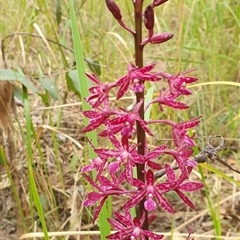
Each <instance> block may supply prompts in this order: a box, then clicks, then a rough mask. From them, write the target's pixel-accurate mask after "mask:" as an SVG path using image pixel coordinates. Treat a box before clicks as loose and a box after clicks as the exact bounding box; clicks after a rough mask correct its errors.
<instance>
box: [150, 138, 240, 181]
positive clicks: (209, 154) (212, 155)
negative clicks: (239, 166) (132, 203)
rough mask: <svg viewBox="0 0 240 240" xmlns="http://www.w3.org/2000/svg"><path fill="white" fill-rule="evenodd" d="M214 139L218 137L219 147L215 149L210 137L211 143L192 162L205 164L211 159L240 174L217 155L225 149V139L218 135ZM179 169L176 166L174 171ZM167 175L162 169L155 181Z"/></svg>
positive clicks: (157, 173)
mask: <svg viewBox="0 0 240 240" xmlns="http://www.w3.org/2000/svg"><path fill="white" fill-rule="evenodd" d="M214 137H215V138H216V137H217V138H219V139H220V143H219V145H218V146H217V147H214V146H213V145H212V144H211V141H212V138H211V137H209V143H208V145H207V146H206V147H205V148H204V149H203V150H202V151H201V152H200V153H199V154H197V155H196V156H194V157H193V158H192V159H191V160H192V161H195V162H197V163H205V162H206V161H207V160H208V159H210V160H211V161H215V160H217V161H218V162H220V163H221V164H223V165H224V166H226V167H228V168H229V169H231V170H232V171H234V172H236V173H239V174H240V171H238V170H236V169H235V168H233V167H232V166H230V165H229V164H227V163H226V162H224V161H223V160H222V159H221V158H220V157H219V156H218V155H217V153H218V152H219V151H221V150H222V149H223V145H224V139H223V137H222V136H220V135H216V136H214ZM177 169H179V167H178V166H174V167H173V170H177ZM165 174H166V171H165V169H162V170H160V171H158V172H156V173H155V174H154V176H155V179H157V178H160V177H162V176H164V175H165Z"/></svg>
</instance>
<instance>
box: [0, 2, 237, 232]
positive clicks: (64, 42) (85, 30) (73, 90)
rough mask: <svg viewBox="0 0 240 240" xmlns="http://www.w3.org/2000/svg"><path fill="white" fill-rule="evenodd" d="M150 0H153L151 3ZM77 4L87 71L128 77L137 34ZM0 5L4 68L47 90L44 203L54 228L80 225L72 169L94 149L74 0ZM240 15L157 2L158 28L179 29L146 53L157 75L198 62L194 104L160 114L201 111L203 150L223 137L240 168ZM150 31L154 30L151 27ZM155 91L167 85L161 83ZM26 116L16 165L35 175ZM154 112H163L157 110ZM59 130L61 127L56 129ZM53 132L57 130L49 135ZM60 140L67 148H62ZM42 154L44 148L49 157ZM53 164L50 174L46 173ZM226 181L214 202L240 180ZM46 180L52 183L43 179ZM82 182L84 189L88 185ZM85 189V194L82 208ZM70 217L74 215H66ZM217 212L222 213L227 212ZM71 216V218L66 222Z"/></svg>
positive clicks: (39, 105)
mask: <svg viewBox="0 0 240 240" xmlns="http://www.w3.org/2000/svg"><path fill="white" fill-rule="evenodd" d="M116 2H117V4H118V5H119V6H120V8H121V11H122V15H123V20H124V22H125V23H126V25H127V26H128V27H130V28H132V27H133V8H132V1H130V0H122V1H117V0H116ZM150 3H151V1H148V0H145V1H144V6H147V4H150ZM74 4H75V10H76V17H77V21H78V26H79V31H80V36H81V39H82V43H83V52H84V57H85V63H86V66H85V67H86V69H87V71H88V72H91V71H96V73H97V74H98V75H100V78H101V79H102V80H103V81H113V80H115V79H118V78H120V77H121V76H122V75H124V74H125V73H126V69H127V65H128V64H129V63H130V62H134V43H133V39H132V36H131V35H130V34H129V33H127V32H126V31H124V30H123V29H122V28H121V27H120V26H119V25H118V23H117V22H116V20H115V19H114V18H113V17H112V15H111V14H110V13H109V12H108V10H107V8H106V6H105V1H95V0H79V1H74ZM0 8H1V15H0V20H1V26H0V27H1V29H0V32H1V40H2V43H4V46H5V48H4V52H5V59H6V65H5V66H3V65H2V66H1V68H8V69H14V70H16V69H17V70H18V71H19V69H21V71H22V72H23V73H24V75H25V76H26V77H27V78H28V79H29V80H30V82H31V84H33V85H34V86H35V87H36V88H37V89H38V90H39V92H38V94H36V93H33V92H31V91H29V103H30V108H29V110H30V114H31V121H32V122H33V125H34V126H35V127H36V135H35V136H34V141H36V145H34V146H33V144H32V143H30V144H31V146H32V147H35V148H36V149H37V148H38V147H39V148H40V149H42V150H41V151H39V153H34V154H33V162H34V164H35V169H34V178H35V179H36V182H37V189H38V192H39V194H40V200H41V202H42V205H43V208H44V207H45V209H44V210H45V211H46V212H48V213H49V219H48V220H47V226H48V227H49V229H52V231H53V230H54V231H56V230H58V229H69V225H70V226H73V225H74V224H76V222H77V221H79V219H78V220H76V219H75V220H74V223H73V222H72V221H68V222H67V220H66V219H67V218H68V217H69V216H70V215H71V214H72V212H71V211H70V210H69V209H71V210H72V211H73V208H72V206H69V204H70V203H69V201H70V200H69V196H70V195H71V196H72V194H73V192H71V191H74V189H75V187H76V184H77V183H78V180H76V179H74V177H73V175H74V174H75V173H76V170H77V169H78V168H79V159H82V160H81V164H82V162H85V161H88V160H86V159H87V153H86V151H85V150H83V149H84V143H85V140H84V139H85V138H84V136H82V135H81V133H80V130H81V127H82V124H83V123H82V115H81V108H80V106H79V104H78V103H79V102H80V101H81V96H80V94H79V91H78V87H79V86H77V83H76V81H77V80H76V76H75V72H74V70H75V56H74V51H73V43H72V35H71V23H70V17H69V3H68V1H67V0H55V1H49V0H33V1H26V0H25V1H24V0H18V1H16V0H8V1H1V2H0ZM239 12H240V5H239V2H238V1H234V0H213V1H200V0H185V1H184V0H178V1H168V2H167V3H165V4H163V5H162V7H158V8H156V11H155V14H156V18H155V32H156V33H157V32H173V33H174V37H173V39H172V40H170V41H168V42H167V43H164V44H162V45H147V46H146V47H145V53H144V61H145V64H146V65H147V64H150V63H156V68H155V70H156V71H166V72H169V73H172V74H176V73H178V72H183V71H185V70H188V69H193V68H197V71H194V72H193V73H192V74H193V75H195V76H197V77H198V79H199V81H198V82H197V84H195V85H193V86H191V90H192V91H193V96H192V97H190V98H187V99H186V101H187V103H188V104H189V105H190V108H189V109H188V110H187V111H184V112H173V111H170V110H168V111H166V112H164V113H162V114H161V116H154V117H167V118H171V119H175V120H178V121H184V120H186V119H187V118H188V117H196V116H199V115H201V116H202V123H201V125H200V127H199V128H198V129H197V132H196V135H197V136H198V137H200V138H199V139H198V140H197V143H198V146H199V148H200V149H201V148H203V146H205V145H206V141H207V140H206V139H205V138H206V137H208V136H209V135H215V134H220V135H222V136H224V138H225V141H226V143H225V151H223V153H222V154H220V155H221V157H223V158H225V159H226V161H229V162H230V163H231V164H235V166H238V168H239V166H240V162H239V156H240V153H239V147H240V139H239V137H240V108H239V106H240V97H239V86H240V74H239V31H240V30H239V29H240V18H239ZM143 34H144V36H147V31H145V32H144V33H143ZM50 40H52V41H50ZM42 79H47V80H49V81H50V82H51V84H52V85H51V86H50V87H52V86H54V91H53V92H52V91H50V90H49V86H47V84H46V83H44V80H42ZM16 85H18V83H16ZM156 88H158V89H159V88H161V85H160V86H156ZM130 103H131V101H130V102H129V104H130ZM66 104H68V105H66ZM61 106H62V107H61ZM47 107H51V109H49V108H47ZM18 112H19V113H18V122H15V125H14V126H15V131H13V136H14V141H15V144H16V149H17V160H16V161H18V164H17V165H21V166H22V167H21V168H22V173H26V172H25V171H26V170H24V167H25V165H26V163H25V161H26V158H27V151H26V149H25V148H24V144H25V143H26V142H27V141H28V140H27V139H26V135H25V131H26V129H25V127H24V126H25V125H24V124H25V123H24V122H25V117H24V112H23V111H22V109H18ZM152 114H153V115H154V114H156V113H154V111H153V113H152ZM44 124H45V125H47V126H48V127H46V126H45V125H44ZM42 125H44V126H45V127H42ZM53 128H54V131H53V133H52V132H51V131H49V130H53ZM46 129H48V131H47V133H46ZM76 129H77V130H76ZM57 131H60V133H59V132H57ZM49 132H50V133H49ZM43 133H45V134H48V135H47V137H46V139H47V140H46V139H45V140H44V141H42V142H40V145H39V146H38V145H37V139H38V138H43V135H42V134H43ZM63 133H64V134H66V135H67V136H70V137H72V138H73V139H75V140H76V141H78V142H80V143H81V144H83V149H79V148H77V147H76V146H75V145H74V144H73V145H74V146H73V145H72V140H71V141H70V142H68V141H66V135H64V134H63ZM164 134H165V132H164V131H161V129H158V132H157V135H155V136H156V139H155V140H154V141H153V144H155V143H157V142H158V141H159V139H162V138H166V135H164ZM21 139H24V141H23V140H21ZM59 139H60V140H59ZM67 139H68V138H67ZM59 141H62V142H63V143H64V144H62V145H61V144H60V143H59ZM33 149H34V148H33ZM34 150H35V149H34ZM40 152H42V153H43V155H42V156H41V154H40ZM36 155H37V157H38V158H40V161H39V162H38V161H37V160H36V158H37V157H36ZM39 155H40V157H39ZM40 162H41V163H40ZM53 162H54V163H53ZM38 164H39V165H38ZM45 164H46V165H47V169H48V174H46V173H45V172H44V171H45V170H46V169H45V167H44V166H45ZM23 166H24V167H23ZM49 169H51V171H50V170H49ZM223 169H224V168H223ZM224 171H226V172H227V171H228V170H224ZM53 172H54V174H53ZM17 174H19V172H18V173H17ZM230 175H231V173H230ZM217 177H219V179H218V180H217V182H219V181H220V182H221V183H222V182H223V183H224V186H225V188H224V190H222V189H221V188H219V187H217V190H216V191H217V193H216V194H215V195H214V196H211V197H212V198H210V199H211V201H212V202H213V203H214V204H215V203H216V201H218V200H219V201H220V199H221V195H220V192H221V191H222V194H223V196H228V195H229V194H231V193H232V191H233V188H234V184H233V185H231V184H230V183H229V182H227V183H226V182H224V181H226V180H223V179H222V175H221V174H217ZM21 178H22V176H18V179H21ZM44 178H45V180H42V179H44ZM59 179H60V180H59ZM41 181H43V182H41ZM59 181H60V183H59ZM210 181H211V180H210ZM21 184H22V185H21V186H20V185H19V186H15V187H16V188H21V189H24V186H25V187H26V189H25V190H24V191H25V194H27V192H28V190H27V179H26V176H25V181H23V183H21ZM74 184H75V185H74ZM211 184H213V183H211ZM215 184H216V181H215ZM51 186H52V187H51ZM77 186H78V187H79V188H81V187H82V186H83V183H81V184H80V185H78V184H77ZM78 190H79V189H78ZM0 191H3V190H0ZM22 191H23V190H22ZM24 191H23V192H24ZM61 191H62V192H61ZM79 191H80V190H79ZM81 191H83V190H81ZM234 191H235V192H236V191H239V188H237V190H236V188H235V190H234ZM60 193H62V194H60ZM63 193H64V194H63ZM65 193H66V194H65ZM81 194H82V193H81ZM81 194H80V195H81ZM60 195H61V196H60ZM82 195H84V193H83V194H82ZM82 195H81V197H79V202H78V203H79V204H80V205H81V201H82V198H83V196H82ZM223 196H222V197H223ZM75 200H76V199H75ZM24 202H25V204H26V205H27V206H25V207H26V209H23V212H24V213H25V214H27V215H28V217H29V218H31V217H32V216H31V214H30V213H29V211H30V209H31V210H33V206H29V203H28V201H27V200H26V199H25V200H24ZM76 202H77V201H76ZM76 202H75V203H76ZM60 203H61V204H60ZM199 203H200V202H199ZM59 204H60V205H61V206H60V205H59ZM30 205H31V204H30ZM202 207H203V206H202ZM77 208H78V212H79V214H80V212H81V211H82V208H81V207H80V206H78V207H77ZM60 209H61V210H60ZM64 209H65V210H66V209H68V210H67V211H68V213H66V211H65V212H64ZM64 214H66V216H63V215H64ZM71 216H72V215H71ZM218 217H219V219H220V210H219V216H218ZM26 221H28V220H26ZM64 221H66V222H67V223H63V222H64ZM83 222H84V224H88V222H89V221H87V220H86V219H84V221H83ZM77 224H78V228H77V227H72V229H79V226H81V222H80V223H79V222H77ZM84 224H82V225H84ZM228 224H230V223H228ZM27 226H29V225H27ZM66 226H68V227H66ZM33 227H34V226H33V224H32V223H31V227H26V228H25V230H24V232H26V229H27V230H28V231H33ZM86 229H87V228H86ZM226 229H232V230H233V231H236V229H235V228H234V224H233V225H232V226H229V225H228V228H226ZM226 229H225V228H224V231H223V232H225V233H226V232H227V230H226ZM220 232H221V231H220Z"/></svg>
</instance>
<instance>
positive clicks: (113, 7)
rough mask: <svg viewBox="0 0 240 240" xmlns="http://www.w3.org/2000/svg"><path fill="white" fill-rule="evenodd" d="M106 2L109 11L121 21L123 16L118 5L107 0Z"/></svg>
mask: <svg viewBox="0 0 240 240" xmlns="http://www.w3.org/2000/svg"><path fill="white" fill-rule="evenodd" d="M105 2H106V5H107V7H108V9H109V11H110V12H111V13H112V15H113V16H114V17H115V18H116V19H117V20H121V19H122V15H121V11H120V9H119V7H118V5H117V4H116V3H115V2H114V1H113V0H105Z"/></svg>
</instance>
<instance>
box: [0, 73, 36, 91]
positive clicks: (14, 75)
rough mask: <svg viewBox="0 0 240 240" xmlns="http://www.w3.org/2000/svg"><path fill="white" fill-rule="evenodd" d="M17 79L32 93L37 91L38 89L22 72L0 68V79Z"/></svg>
mask: <svg viewBox="0 0 240 240" xmlns="http://www.w3.org/2000/svg"><path fill="white" fill-rule="evenodd" d="M1 80H3V81H18V82H20V83H21V84H23V85H24V86H25V87H26V88H27V89H29V90H31V91H32V92H34V93H38V92H39V91H38V89H37V88H36V87H34V86H33V85H32V84H31V83H30V81H29V79H28V78H26V77H25V76H24V75H23V74H21V73H18V72H15V71H13V70H11V69H0V81H1Z"/></svg>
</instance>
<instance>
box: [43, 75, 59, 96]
mask: <svg viewBox="0 0 240 240" xmlns="http://www.w3.org/2000/svg"><path fill="white" fill-rule="evenodd" d="M40 83H41V84H42V86H43V87H44V89H45V90H46V91H47V92H48V93H49V94H50V95H51V97H52V98H53V99H55V100H57V99H58V96H59V92H58V88H57V87H56V85H55V84H54V82H53V81H52V80H51V79H49V78H40Z"/></svg>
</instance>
